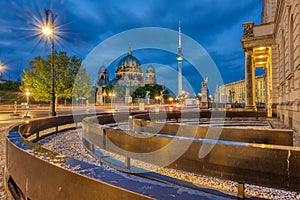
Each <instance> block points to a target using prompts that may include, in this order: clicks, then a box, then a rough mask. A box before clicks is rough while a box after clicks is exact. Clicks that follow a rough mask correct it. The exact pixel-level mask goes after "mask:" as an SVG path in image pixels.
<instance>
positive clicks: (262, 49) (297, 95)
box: [241, 0, 300, 131]
mask: <svg viewBox="0 0 300 200" xmlns="http://www.w3.org/2000/svg"><path fill="white" fill-rule="evenodd" d="M243 27H244V36H243V38H241V43H242V46H243V48H244V52H245V71H246V94H247V95H246V106H247V108H249V109H255V104H254V99H255V89H256V88H255V85H254V81H253V80H254V75H253V74H254V71H255V69H256V68H260V67H261V68H264V69H265V70H266V73H267V76H266V78H267V81H266V88H267V92H266V94H267V99H266V103H267V108H268V109H267V110H268V116H272V113H273V114H276V115H277V116H278V117H279V118H280V119H281V120H282V121H283V122H284V124H286V125H289V126H290V127H291V128H293V129H295V130H297V131H300V0H264V1H263V12H262V24H258V25H254V24H253V22H246V23H244V24H243Z"/></svg>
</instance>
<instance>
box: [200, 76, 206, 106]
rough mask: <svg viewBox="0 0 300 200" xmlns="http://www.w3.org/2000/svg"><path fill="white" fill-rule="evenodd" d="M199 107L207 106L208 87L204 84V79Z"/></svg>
mask: <svg viewBox="0 0 300 200" xmlns="http://www.w3.org/2000/svg"><path fill="white" fill-rule="evenodd" d="M200 108H203V109H206V108H208V88H207V86H206V81H203V82H202V89H201V104H200Z"/></svg>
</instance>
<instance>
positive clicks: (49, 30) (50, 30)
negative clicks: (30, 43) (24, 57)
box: [42, 9, 56, 116]
mask: <svg viewBox="0 0 300 200" xmlns="http://www.w3.org/2000/svg"><path fill="white" fill-rule="evenodd" d="M45 14H46V26H45V27H43V30H42V31H43V33H44V34H45V35H46V36H49V37H50V38H51V50H52V51H51V93H50V94H51V104H50V107H51V109H50V114H51V115H52V116H56V112H55V90H54V84H55V83H54V76H55V74H54V56H55V50H54V27H55V26H54V18H55V16H56V15H54V14H53V12H52V11H51V10H50V9H45ZM49 15H50V20H51V24H50V27H49Z"/></svg>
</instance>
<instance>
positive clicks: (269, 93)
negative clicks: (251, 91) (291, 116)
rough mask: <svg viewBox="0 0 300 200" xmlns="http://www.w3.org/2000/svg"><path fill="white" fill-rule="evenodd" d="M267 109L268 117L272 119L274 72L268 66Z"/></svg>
mask: <svg viewBox="0 0 300 200" xmlns="http://www.w3.org/2000/svg"><path fill="white" fill-rule="evenodd" d="M266 75H267V76H266V79H267V80H266V83H267V84H266V88H265V89H266V94H267V95H266V109H267V116H268V117H272V97H271V94H272V71H271V66H270V65H269V64H267V67H266Z"/></svg>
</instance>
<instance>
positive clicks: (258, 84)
mask: <svg viewBox="0 0 300 200" xmlns="http://www.w3.org/2000/svg"><path fill="white" fill-rule="evenodd" d="M255 88H256V91H255V104H256V105H259V104H265V103H266V90H265V88H266V76H265V75H261V76H257V77H255ZM218 90H219V91H218V93H219V94H220V95H218V97H219V98H220V99H217V100H215V102H223V103H225V102H227V103H245V101H246V84H245V80H240V81H236V82H233V83H228V84H226V85H222V86H220V87H219V88H218ZM215 96H216V95H215Z"/></svg>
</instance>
